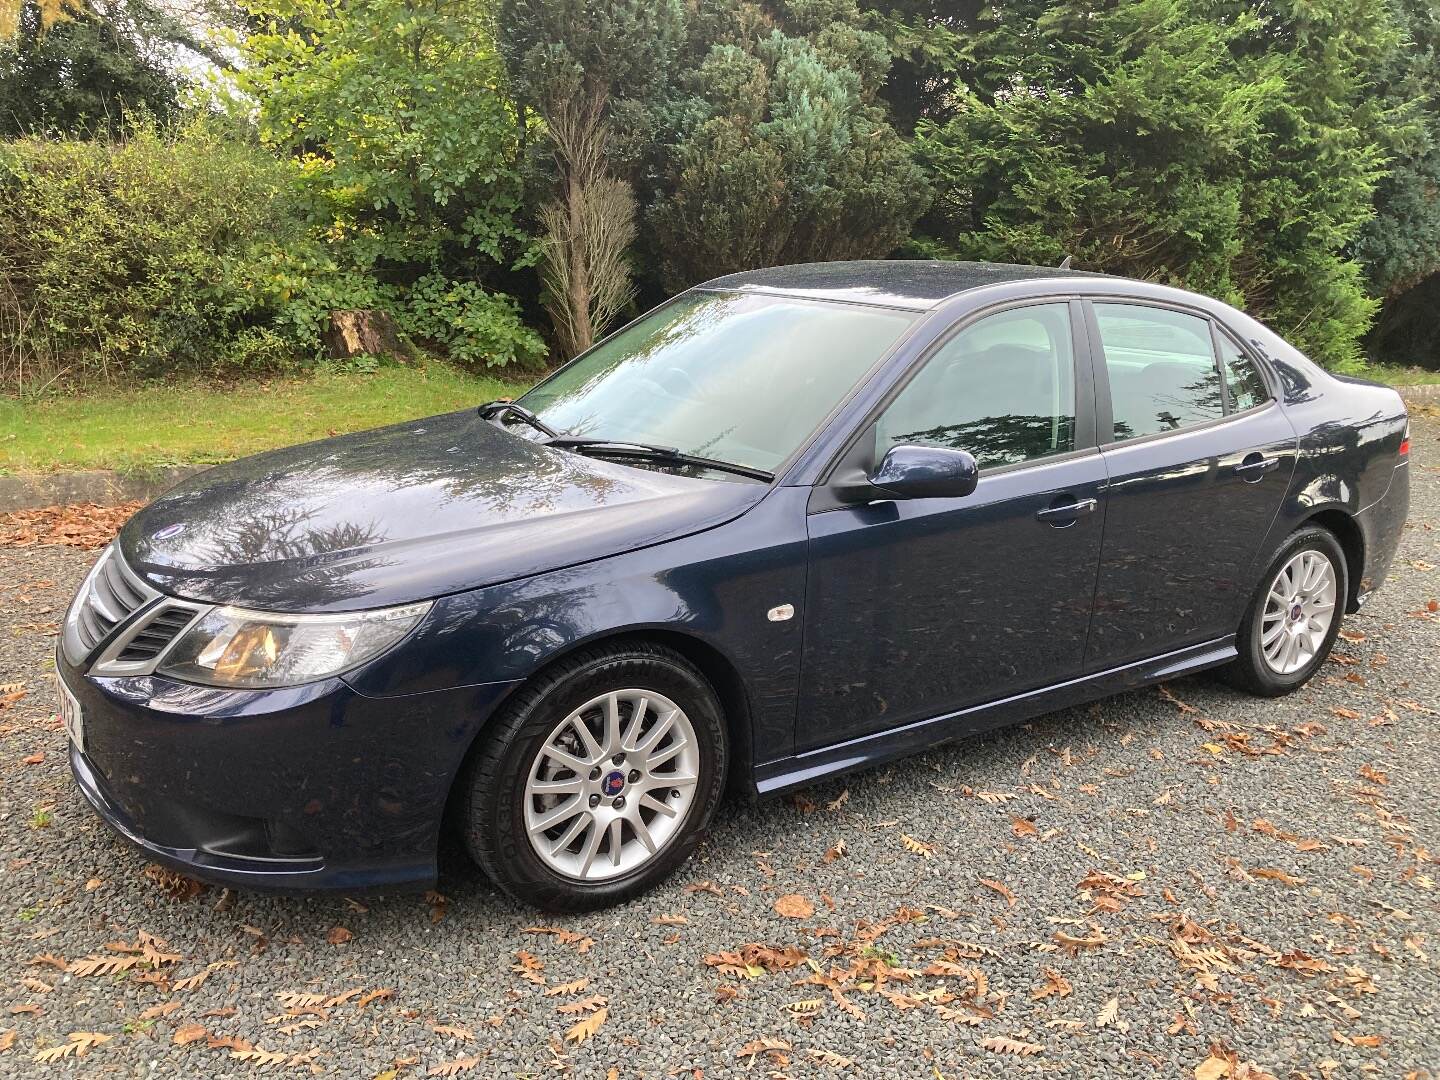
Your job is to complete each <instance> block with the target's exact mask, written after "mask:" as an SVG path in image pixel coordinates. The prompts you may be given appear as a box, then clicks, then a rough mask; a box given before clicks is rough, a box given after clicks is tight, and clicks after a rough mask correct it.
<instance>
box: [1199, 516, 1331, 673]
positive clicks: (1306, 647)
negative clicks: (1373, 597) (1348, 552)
mask: <svg viewBox="0 0 1440 1080" xmlns="http://www.w3.org/2000/svg"><path fill="white" fill-rule="evenodd" d="M1348 587H1349V579H1348V576H1347V568H1346V565H1345V553H1344V552H1343V551H1342V550H1341V548H1340V544H1339V541H1337V540H1336V539H1335V535H1334V534H1333V533H1331V532H1330V531H1329V530H1328V529H1324V528H1320V527H1319V526H1313V525H1312V526H1307V527H1305V528H1302V529H1300V530H1299V531H1297V532H1295V533H1293V534H1291V536H1290V537H1289V539H1287V540H1286V541H1285V543H1284V545H1282V546H1281V548H1280V551H1279V552H1278V553H1277V554H1276V556H1275V558H1274V559H1273V560H1271V563H1270V566H1269V567H1268V568H1267V569H1266V571H1265V574H1264V575H1263V576H1262V577H1261V579H1260V586H1259V588H1258V590H1257V591H1256V594H1255V596H1254V598H1253V599H1252V600H1251V602H1250V607H1249V609H1248V610H1247V611H1246V613H1245V620H1244V622H1243V623H1242V624H1241V626H1240V635H1239V639H1238V641H1237V642H1236V645H1237V647H1238V650H1239V653H1240V655H1239V656H1238V657H1237V658H1236V659H1235V660H1234V661H1232V662H1231V664H1230V665H1229V666H1228V667H1226V668H1225V669H1224V670H1223V674H1224V676H1225V678H1226V679H1227V681H1229V682H1230V683H1232V684H1233V685H1235V686H1238V687H1240V688H1241V689H1243V690H1249V691H1250V692H1251V693H1254V694H1260V695H1262V696H1265V697H1278V696H1279V695H1281V694H1288V693H1289V692H1290V691H1292V690H1295V689H1296V688H1298V687H1300V686H1303V685H1304V684H1305V683H1306V682H1308V681H1309V680H1310V678H1311V677H1312V676H1313V675H1314V674H1315V672H1316V671H1318V670H1319V668H1320V665H1321V664H1323V663H1324V662H1325V658H1326V657H1327V656H1329V655H1330V649H1331V646H1333V645H1334V644H1335V636H1336V635H1337V634H1338V633H1339V632H1340V620H1341V617H1342V614H1343V610H1344V603H1345V597H1346V596H1347V595H1348Z"/></svg>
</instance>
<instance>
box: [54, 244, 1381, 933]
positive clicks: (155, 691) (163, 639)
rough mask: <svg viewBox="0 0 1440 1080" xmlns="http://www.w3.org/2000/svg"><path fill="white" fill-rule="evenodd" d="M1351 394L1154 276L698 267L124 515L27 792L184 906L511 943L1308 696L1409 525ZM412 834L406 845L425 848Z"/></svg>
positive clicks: (1376, 436) (1247, 324)
mask: <svg viewBox="0 0 1440 1080" xmlns="http://www.w3.org/2000/svg"><path fill="white" fill-rule="evenodd" d="M1408 439H1409V435H1408V427H1407V416H1406V412H1405V409H1404V407H1403V405H1402V403H1401V400H1400V398H1399V396H1398V395H1397V394H1396V393H1395V391H1393V390H1391V389H1389V388H1387V387H1384V386H1379V385H1375V384H1372V383H1368V382H1365V381H1362V380H1359V379H1353V378H1342V377H1337V376H1335V375H1332V374H1328V373H1327V372H1325V371H1324V370H1322V369H1321V368H1320V367H1318V366H1317V365H1316V364H1314V363H1312V362H1311V361H1309V360H1308V359H1306V358H1305V357H1304V356H1302V355H1300V354H1299V353H1298V352H1297V351H1296V350H1295V349H1294V348H1292V347H1291V346H1290V345H1288V344H1286V343H1285V342H1284V341H1283V340H1281V339H1280V338H1279V337H1277V336H1276V335H1275V334H1274V333H1272V332H1271V331H1270V330H1268V329H1266V328H1265V327H1264V326H1262V325H1260V324H1259V323H1258V322H1256V321H1255V320H1254V319H1251V318H1250V317H1248V316H1246V315H1245V314H1243V313H1241V312H1240V311H1237V310H1235V309H1233V308H1231V307H1229V306H1227V305H1225V304H1222V303H1218V302H1216V301H1214V300H1209V299H1206V298H1205V297H1202V296H1196V295H1193V294H1191V293H1188V292H1182V291H1179V290H1176V289H1172V288H1166V287H1162V286H1158V285H1154V284H1147V283H1142V282H1136V281H1128V280H1123V279H1119V278H1113V277H1106V276H1101V275H1094V274H1084V273H1077V272H1069V271H1064V270H1052V269H1041V268H1034V267H1020V266H998V265H987V264H973V263H969V264H967V263H946V262H857V263H830V264H817V265H806V266H790V267H781V268H777V269H770V270H760V271H755V272H752V273H740V274H734V275H732V276H729V277H723V278H719V279H716V280H714V281H710V282H707V283H706V284H704V285H701V286H698V287H696V288H693V289H691V290H689V291H687V292H685V293H683V294H681V295H680V296H677V297H675V298H674V299H672V300H670V301H669V302H667V303H665V304H663V305H661V306H660V307H658V308H656V309H655V310H653V311H651V312H649V313H648V314H646V315H644V316H642V317H641V318H639V319H637V320H635V321H634V322H632V323H630V324H629V325H628V326H626V327H624V328H623V329H621V330H619V331H618V332H616V333H614V334H612V335H611V336H610V337H608V338H607V339H605V340H603V341H601V342H600V343H599V344H598V345H596V346H595V347H594V348H592V349H591V350H589V351H588V352H586V353H584V354H583V355H581V356H579V357H578V358H576V359H575V360H573V361H572V362H570V363H569V364H567V365H565V366H564V367H561V368H559V369H558V370H557V371H555V372H554V374H552V375H550V376H549V377H548V378H546V379H545V380H544V381H542V382H540V383H539V384H538V385H536V386H535V387H534V388H533V389H532V390H530V391H529V392H528V393H526V394H525V395H524V396H523V397H520V398H519V399H518V400H515V401H513V402H511V401H499V402H492V403H490V404H488V405H484V406H481V407H479V408H468V409H465V410H464V411H461V412H456V413H451V414H449V415H444V416H434V417H430V418H428V419H423V420H416V421H413V422H411V423H405V424H398V425H395V426H393V427H387V428H382V429H379V430H375V431H368V432H362V433H359V434H353V435H346V436H342V437H340V438H333V439H328V440H325V441H323V442H317V443H313V444H310V445H307V446H300V447H294V448H291V449H285V450H277V451H273V452H270V453H264V454H260V455H258V456H256V457H251V458H248V459H245V460H242V461H237V462H234V463H233V464H229V465H224V466H221V467H218V468H215V469H212V470H210V471H208V472H205V473H203V474H201V475H198V476H195V477H193V478H191V479H189V480H187V481H185V482H184V483H182V484H181V485H180V486H179V487H177V488H175V489H174V490H172V491H171V492H169V493H168V494H166V495H165V496H163V497H162V498H160V499H158V500H156V501H155V502H154V503H152V504H151V505H150V506H148V507H147V508H145V509H144V510H142V511H140V512H139V513H138V514H136V515H135V516H134V517H133V518H132V519H131V520H130V521H129V523H128V524H127V525H126V526H125V527H124V529H123V530H122V532H121V533H120V535H119V537H118V538H117V540H116V541H115V543H114V544H113V545H112V546H111V547H109V548H108V549H107V550H105V552H104V553H103V555H102V556H101V558H100V560H99V562H98V564H97V565H96V566H95V568H94V570H93V571H92V572H91V573H90V575H89V577H88V578H87V579H86V580H85V582H84V584H83V585H82V587H81V588H80V590H79V593H78V594H77V596H76V598H75V600H74V601H73V603H72V605H71V607H70V609H69V611H68V613H67V615H66V618H65V621H64V624H63V628H62V634H61V641H60V643H59V649H58V658H57V663H58V667H59V675H60V681H61V686H62V691H63V693H62V699H63V715H64V717H65V720H66V723H67V727H68V731H69V736H70V762H71V766H72V768H73V771H74V774H75V778H76V780H77V782H78V784H79V787H80V790H81V791H82V792H83V793H84V795H85V797H86V798H87V799H88V800H89V801H90V803H91V804H93V806H94V808H95V809H96V810H97V811H98V812H99V813H100V815H101V816H102V817H103V818H104V819H105V820H106V821H107V822H109V824H110V825H111V826H113V827H114V828H115V829H116V830H117V831H118V832H119V833H121V834H122V835H123V836H125V837H126V838H128V839H129V840H130V841H132V842H133V843H134V844H135V845H137V846H138V847H139V848H140V849H141V850H142V851H143V852H144V853H145V854H146V855H147V856H148V857H150V858H151V859H153V860H155V861H158V862H160V863H163V864H166V865H168V866H170V867H174V868H177V869H179V870H181V871H184V872H185V873H188V874H193V875H195V876H196V877H200V878H206V879H210V880H213V881H217V882H222V883H224V884H226V885H232V886H241V887H255V888H272V889H281V890H303V889H315V888H328V889H345V890H352V889H356V888H359V887H365V886H379V887H392V886H402V885H405V886H417V887H425V886H427V885H428V884H429V883H431V882H432V881H433V880H434V878H435V875H436V848H437V841H438V839H439V838H440V836H441V830H442V824H444V823H446V822H450V823H453V825H454V826H455V827H456V828H457V831H458V833H459V835H461V836H462V837H463V839H464V842H465V845H466V847H467V848H468V850H469V852H470V854H471V855H472V856H473V857H474V859H475V860H476V861H477V862H478V863H479V865H480V867H481V868H482V869H483V870H484V871H485V873H486V874H487V875H488V876H489V877H490V878H491V879H493V881H494V883H495V884H496V885H497V886H498V887H499V888H501V889H503V890H504V891H505V892H507V893H509V894H511V895H513V896H515V897H518V898H520V899H521V900H523V901H525V902H527V903H530V904H534V905H537V906H539V907H542V908H547V909H552V910H576V909H583V908H591V907H598V906H601V905H605V904H611V903H615V902H617V901H621V900H624V899H626V898H628V897H631V896H634V895H635V894H636V893H638V892H639V891H641V890H643V889H645V888H647V887H648V886H650V885H652V884H654V883H655V882H657V881H659V880H660V879H662V878H664V877H665V876H666V875H667V874H669V873H670V872H671V871H673V870H674V869H675V868H676V867H677V866H678V865H679V864H680V863H681V862H682V861H684V860H685V859H686V857H687V856H688V855H689V854H690V853H691V852H692V851H693V850H694V848H695V846H696V843H697V842H698V841H699V839H700V838H701V836H702V835H704V833H705V832H706V829H707V827H708V826H709V825H710V823H711V821H712V818H713V817H714V815H715V813H716V808H717V805H718V804H719V803H720V800H721V797H722V793H724V791H725V790H726V789H727V781H728V782H729V786H731V787H735V788H739V789H740V790H741V791H742V792H748V793H749V794H750V795H752V796H754V795H769V794H772V793H775V792H780V791H784V790H786V789H791V788H796V787H799V786H802V785H808V784H812V783H814V782H816V781H818V780H820V779H822V778H824V777H829V776H832V775H835V774H838V773H840V772H842V771H845V770H850V769H856V768H860V767H864V766H870V765H874V764H876V763H878V762H883V761H886V760H887V759H891V758H895V757H897V756H899V755H902V754H909V753H912V752H914V751H917V750H921V749H923V748H926V747H929V746H933V745H935V744H936V743H939V742H941V741H944V740H949V739H954V738H956V737H959V736H964V735H968V734H971V733H975V732H979V731H983V730H985V729H988V728H992V727H995V726H997V725H1000V724H1005V723H1009V722H1011V721H1015V720H1019V719H1023V718H1026V717H1031V716H1034V715H1036V714H1039V713H1043V712H1046V711H1049V710H1054V709H1058V708H1061V707H1063V706H1069V705H1073V704H1075V703H1077V702H1083V701H1087V700H1092V699H1096V698H1100V697H1103V696H1105V695H1109V694H1114V693H1116V692H1118V691H1123V690H1128V689H1132V688H1135V687H1138V686H1142V685H1145V684H1148V683H1155V682H1159V681H1162V680H1166V679H1171V678H1174V677H1176V676H1180V675H1186V674H1190V673H1193V672H1198V671H1201V670H1203V669H1206V668H1218V669H1221V671H1222V672H1223V674H1224V676H1225V677H1226V678H1227V679H1229V680H1230V681H1231V682H1232V683H1233V684H1234V685H1236V686H1238V687H1241V688H1244V689H1245V690H1248V691H1251V692H1253V693H1255V694H1259V695H1277V694H1283V693H1286V692H1287V691H1290V690H1293V689H1295V688H1296V687H1298V686H1300V685H1301V684H1303V683H1304V682H1305V681H1306V680H1307V679H1309V678H1310V677H1311V676H1313V675H1314V674H1315V671H1316V670H1317V668H1318V667H1319V666H1320V665H1321V663H1322V662H1323V661H1324V660H1325V657H1326V655H1327V653H1328V651H1329V650H1330V647H1331V644H1332V643H1333V642H1334V640H1335V636H1336V634H1337V632H1338V631H1339V629H1340V624H1341V619H1342V617H1343V615H1344V614H1345V613H1346V612H1353V611H1355V610H1357V609H1358V608H1359V607H1360V605H1361V604H1363V603H1364V602H1365V600H1366V598H1367V596H1368V595H1369V594H1370V593H1371V591H1372V590H1374V589H1375V588H1376V587H1377V586H1379V584H1380V583H1381V581H1382V579H1383V578H1384V577H1385V574H1386V570H1387V568H1388V566H1389V564H1390V561H1391V558H1392V556H1393V554H1394V552H1395V548H1396V544H1397V541H1398V538H1399V535H1400V530H1401V526H1402V523H1403V521H1404V518H1405V515H1406V511H1407V505H1408V500H1409V481H1408V476H1407V462H1408V454H1409V441H1408ZM447 808H448V812H447Z"/></svg>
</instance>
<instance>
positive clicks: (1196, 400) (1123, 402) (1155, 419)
mask: <svg viewBox="0 0 1440 1080" xmlns="http://www.w3.org/2000/svg"><path fill="white" fill-rule="evenodd" d="M1095 321H1096V323H1097V325H1098V327H1099V330H1100V344H1101V346H1102V347H1103V349H1104V351H1105V370H1106V372H1107V374H1108V375H1109V379H1110V403H1111V409H1112V412H1113V415H1114V421H1115V431H1114V438H1115V439H1116V440H1117V441H1118V440H1121V439H1135V438H1139V437H1141V436H1143V435H1157V434H1160V433H1162V432H1167V431H1178V430H1180V429H1181V428H1185V427H1190V426H1191V425H1193V424H1201V423H1204V422H1205V421H1207V420H1218V419H1219V418H1220V417H1222V416H1223V415H1225V403H1224V396H1223V394H1222V392H1221V389H1220V371H1219V369H1218V368H1217V367H1216V365H1215V350H1214V346H1213V344H1212V343H1211V340H1210V323H1209V321H1208V320H1206V319H1201V318H1197V317H1196V316H1194V315H1186V314H1184V313H1183V312H1179V311H1167V310H1165V309H1163V308H1153V307H1144V306H1141V305H1138V304H1096V305H1095Z"/></svg>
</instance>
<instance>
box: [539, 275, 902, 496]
mask: <svg viewBox="0 0 1440 1080" xmlns="http://www.w3.org/2000/svg"><path fill="white" fill-rule="evenodd" d="M917 317H918V316H917V314H916V313H914V312H908V311H896V310H892V309H889V308H882V307H866V306H862V305H858V304H857V305H845V304H835V303H825V302H820V301H811V300H802V299H797V298H793V297H786V296H765V295H756V294H753V293H721V292H694V293H686V294H684V295H682V296H680V297H678V298H677V299H676V300H674V301H672V302H671V303H669V304H666V305H665V306H664V307H662V308H660V309H659V310H658V311H654V312H652V313H650V314H649V315H647V316H645V317H644V318H642V319H640V320H638V321H637V322H635V323H632V324H631V325H630V326H627V327H626V328H625V329H623V330H621V331H620V332H619V333H618V334H615V335H614V336H613V337H611V338H610V339H609V340H607V341H604V342H602V343H601V344H600V345H598V346H597V347H596V348H594V349H592V350H591V351H590V352H589V353H587V354H586V355H584V356H583V357H581V358H580V359H579V360H577V361H576V362H575V363H573V364H571V365H569V366H568V367H565V368H562V369H561V370H560V371H558V372H557V373H556V374H555V375H553V376H552V377H551V378H549V379H547V380H546V381H545V382H543V383H541V384H540V385H539V386H537V387H535V388H534V389H533V390H531V391H530V392H529V393H527V394H526V395H525V396H524V397H522V398H521V399H520V403H521V404H523V405H524V406H525V407H526V408H528V409H530V410H531V411H533V412H534V413H535V414H536V415H538V416H539V417H540V419H542V420H543V421H545V423H546V424H548V425H550V426H551V427H553V428H555V429H556V430H557V431H560V432H563V433H565V434H567V435H577V436H586V437H590V438H598V439H607V440H612V441H616V442H636V443H647V444H650V445H655V446H667V447H674V448H675V449H677V450H680V451H681V452H683V453H686V454H693V455H697V456H700V457H706V458H711V459H714V460H720V461H728V462H734V463H736V464H739V465H747V466H750V467H752V468H757V469H767V470H773V469H774V468H775V467H776V466H777V465H780V464H781V463H782V462H784V461H785V459H786V458H788V457H789V456H790V455H791V454H792V453H794V452H795V451H796V450H797V449H799V447H800V446H801V444H802V443H804V441H805V440H806V439H807V438H808V437H809V436H810V434H811V433H812V432H813V431H814V430H815V428H816V427H817V426H819V424H820V422H821V421H822V420H823V419H824V418H825V417H826V416H827V415H828V414H829V413H830V411H831V410H832V409H834V408H835V406H836V405H838V404H839V403H840V402H841V401H843V400H844V398H845V397H846V395H847V394H849V392H850V390H851V389H852V388H853V387H854V386H855V384H856V383H857V382H858V381H859V380H860V378H861V377H862V376H863V375H864V374H865V373H866V372H867V371H869V370H870V368H871V367H872V366H873V365H874V364H875V363H876V361H878V360H879V359H880V358H881V357H882V356H883V355H884V354H885V352H886V350H888V349H889V348H890V347H891V346H892V345H894V344H895V342H896V341H898V340H899V339H900V337H901V335H903V334H904V333H905V331H906V330H908V329H909V328H910V327H911V326H912V325H913V324H914V322H915V320H916V318H917Z"/></svg>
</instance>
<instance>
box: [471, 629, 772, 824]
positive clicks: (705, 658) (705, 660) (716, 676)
mask: <svg viewBox="0 0 1440 1080" xmlns="http://www.w3.org/2000/svg"><path fill="white" fill-rule="evenodd" d="M626 642H646V643H649V644H655V645H664V646H667V647H669V648H670V649H672V650H674V651H675V652H677V653H679V654H680V656H681V658H682V659H684V660H685V661H686V662H688V663H689V664H690V665H691V666H692V667H694V668H695V669H696V670H697V671H699V672H700V674H701V675H703V676H704V677H705V679H706V681H707V682H709V683H710V685H711V686H712V687H713V688H714V690H715V693H716V695H717V696H718V697H719V698H720V709H721V712H722V713H723V715H724V718H725V734H726V736H727V738H728V740H729V760H728V762H727V763H726V764H727V770H728V776H727V781H726V783H727V787H728V788H729V789H730V790H731V791H736V790H741V791H744V792H746V793H750V794H753V793H754V790H755V786H754V778H753V770H752V765H753V761H754V724H753V716H754V710H753V707H752V705H751V702H750V695H749V693H748V691H747V690H746V688H745V682H744V680H743V679H742V678H741V676H740V671H739V669H738V668H737V667H736V665H735V663H734V662H733V661H732V660H731V659H730V658H729V657H728V656H726V655H725V654H724V653H723V652H722V651H721V650H720V649H718V648H716V647H715V646H714V645H712V644H710V643H709V642H708V641H704V640H702V639H701V638H699V637H697V636H695V635H693V634H687V633H685V632H684V631H680V630H675V629H673V628H671V627H666V626H635V627H623V628H616V629H614V630H611V631H607V632H603V633H599V634H594V635H591V636H589V637H585V638H582V639H579V640H577V641H572V642H569V643H567V644H566V645H565V646H564V647H562V648H560V649H557V650H556V651H555V652H552V653H550V654H549V655H548V656H546V657H545V658H544V660H543V661H542V662H541V663H540V664H539V665H538V666H537V667H536V668H535V669H534V670H533V671H531V672H530V673H529V674H528V675H526V676H525V678H523V679H521V680H519V681H517V682H516V683H515V684H514V685H513V686H511V687H510V689H509V691H508V692H507V693H506V695H505V697H504V698H503V699H502V700H500V701H499V702H497V703H496V705H495V711H494V712H492V713H491V714H490V715H491V716H492V717H493V716H494V715H495V712H499V711H500V710H501V709H504V708H506V707H507V706H508V704H509V701H510V699H511V698H512V697H513V696H514V695H515V693H516V692H517V691H519V690H521V689H523V688H524V687H526V686H529V685H531V684H532V683H534V682H535V680H536V679H539V678H542V677H543V676H544V675H545V674H546V673H547V672H549V671H551V670H552V669H553V668H555V667H556V666H557V665H559V664H562V663H564V662H565V661H566V660H568V659H569V658H570V657H571V656H573V655H574V654H575V653H577V652H580V651H582V650H585V649H594V648H597V647H604V646H612V645H623V644H624V643H626ZM490 726H491V725H490V723H489V722H488V721H487V722H486V723H484V724H481V725H480V726H479V727H478V729H477V730H476V732H475V734H474V736H473V737H472V738H471V740H470V744H469V746H467V747H466V749H465V753H464V754H463V755H462V756H461V758H460V764H459V766H458V767H457V768H456V770H455V775H454V776H453V777H452V778H451V780H450V790H449V793H448V795H447V800H446V804H447V805H446V810H445V816H446V817H447V818H450V817H451V816H452V815H453V813H454V803H455V796H456V791H457V789H458V787H459V785H460V783H461V778H462V777H463V776H464V775H465V771H466V770H465V764H466V763H467V762H468V761H469V760H470V758H471V757H473V756H474V755H475V754H476V753H477V752H478V751H479V749H480V747H481V746H482V745H483V743H484V740H485V737H486V733H487V732H488V731H489V730H490Z"/></svg>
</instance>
